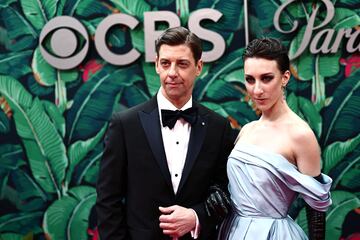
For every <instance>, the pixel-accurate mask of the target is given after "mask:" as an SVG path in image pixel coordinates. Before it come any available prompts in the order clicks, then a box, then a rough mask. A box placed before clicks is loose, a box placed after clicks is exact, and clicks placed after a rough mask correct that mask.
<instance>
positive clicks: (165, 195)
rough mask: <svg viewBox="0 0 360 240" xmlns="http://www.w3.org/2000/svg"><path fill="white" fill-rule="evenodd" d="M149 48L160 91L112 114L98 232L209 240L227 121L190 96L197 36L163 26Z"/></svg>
mask: <svg viewBox="0 0 360 240" xmlns="http://www.w3.org/2000/svg"><path fill="white" fill-rule="evenodd" d="M156 52H157V57H156V72H157V73H158V74H159V76H160V81H161V88H160V90H159V92H158V93H157V95H156V96H155V97H153V98H152V99H151V100H149V101H148V102H145V103H143V104H140V105H138V106H136V107H133V108H131V109H129V110H126V111H123V112H121V113H116V114H114V116H113V119H112V121H111V123H110V126H109V130H108V134H107V137H106V139H105V150H104V155H103V159H102V162H101V167H100V175H99V181H98V186H97V192H98V199H97V205H96V207H97V213H98V223H99V224H98V229H99V233H100V237H101V239H102V240H109V239H118V240H119V239H131V240H161V239H180V240H182V239H193V238H197V239H206V240H209V239H215V238H216V232H215V224H216V216H214V215H216V214H212V213H211V207H214V206H211V204H210V211H209V198H212V199H217V198H216V197H214V196H212V195H211V192H209V189H210V188H212V186H221V187H222V188H226V185H227V178H226V161H227V157H228V155H229V153H230V151H231V149H232V147H233V140H234V137H233V136H234V134H233V132H232V130H231V127H230V125H229V123H228V121H227V120H226V119H224V118H222V117H221V116H219V115H218V114H216V113H214V112H212V111H210V110H209V109H207V108H205V107H203V106H201V105H199V104H198V103H196V102H194V101H193V100H192V90H193V87H194V82H195V78H196V77H197V76H199V75H200V73H201V70H202V66H203V63H202V60H201V54H202V49H201V41H200V39H199V38H198V37H197V36H196V35H194V34H193V33H191V32H190V31H189V30H187V29H185V28H183V27H177V28H170V29H168V30H166V31H165V32H164V33H163V34H162V35H161V36H160V38H159V39H158V40H157V42H156ZM169 110H183V112H180V111H177V112H176V111H175V112H172V111H169ZM178 117H179V118H178ZM209 194H210V195H209ZM217 196H218V195H217ZM207 199H208V201H206V200H207ZM210 202H211V201H210ZM215 202H216V200H215ZM215 209H216V207H215ZM213 210H214V209H213Z"/></svg>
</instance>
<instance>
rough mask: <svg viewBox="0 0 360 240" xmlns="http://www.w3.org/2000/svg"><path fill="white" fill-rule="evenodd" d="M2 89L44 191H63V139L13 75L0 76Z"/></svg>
mask: <svg viewBox="0 0 360 240" xmlns="http://www.w3.org/2000/svg"><path fill="white" fill-rule="evenodd" d="M0 92H1V93H2V94H3V95H4V96H5V98H6V100H7V102H8V103H9V104H10V107H11V109H12V110H13V112H14V119H15V124H16V130H17V132H18V134H19V136H20V137H21V138H22V141H23V143H24V146H25V149H26V152H27V156H28V159H29V163H30V168H31V170H32V174H33V176H34V177H35V179H36V181H37V182H38V183H39V184H40V186H41V187H42V188H43V189H44V190H45V191H47V192H57V193H58V194H60V189H61V183H62V181H63V179H64V178H65V169H66V167H67V164H68V160H67V157H66V154H65V146H64V144H63V142H62V139H61V137H60V136H59V134H58V132H57V130H56V128H55V127H54V125H53V124H52V123H51V121H50V119H49V117H48V116H47V115H46V113H45V111H44V108H43V105H42V104H41V102H40V100H39V99H37V98H35V99H33V98H32V96H31V95H30V94H29V93H28V92H26V90H25V89H24V88H23V86H22V85H21V84H20V83H19V82H17V81H16V80H15V79H13V78H11V77H7V76H0Z"/></svg>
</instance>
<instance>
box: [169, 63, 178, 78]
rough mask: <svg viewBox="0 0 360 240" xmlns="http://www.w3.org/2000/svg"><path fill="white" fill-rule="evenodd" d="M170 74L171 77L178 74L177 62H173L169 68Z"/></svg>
mask: <svg viewBox="0 0 360 240" xmlns="http://www.w3.org/2000/svg"><path fill="white" fill-rule="evenodd" d="M168 76H169V77H176V76H177V68H176V65H175V63H172V64H171V66H170V68H169V72H168Z"/></svg>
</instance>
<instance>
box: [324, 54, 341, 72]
mask: <svg viewBox="0 0 360 240" xmlns="http://www.w3.org/2000/svg"><path fill="white" fill-rule="evenodd" d="M340 57H341V52H340V51H338V52H337V53H335V54H326V55H320V56H319V74H320V75H321V76H323V77H331V76H334V75H336V74H337V73H338V72H339V70H340V65H339V59H340Z"/></svg>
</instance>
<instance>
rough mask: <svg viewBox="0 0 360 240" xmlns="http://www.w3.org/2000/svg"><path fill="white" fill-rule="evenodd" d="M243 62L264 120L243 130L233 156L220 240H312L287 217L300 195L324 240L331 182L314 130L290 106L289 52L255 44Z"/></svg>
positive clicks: (273, 44)
mask: <svg viewBox="0 0 360 240" xmlns="http://www.w3.org/2000/svg"><path fill="white" fill-rule="evenodd" d="M243 59H244V76H245V86H246V90H247V92H248V94H249V96H250V98H251V100H252V101H253V102H254V103H255V104H256V106H257V108H258V109H259V110H260V111H261V117H260V119H259V120H257V121H253V122H251V123H248V124H246V125H245V126H244V127H243V128H242V129H241V131H240V133H239V136H238V139H237V142H236V145H235V147H234V149H233V151H232V152H231V154H230V156H229V161H228V164H227V172H228V177H229V191H230V194H231V202H232V207H233V211H232V213H231V214H230V215H229V216H228V217H227V218H226V219H225V221H224V222H223V224H222V226H221V228H220V234H219V239H220V240H223V239H231V240H242V239H246V240H251V239H254V240H262V239H264V240H265V239H279V240H280V239H281V240H284V239H308V237H307V236H306V234H305V233H304V232H303V230H302V229H301V228H300V227H299V226H298V225H297V224H296V223H295V222H294V221H293V220H292V219H291V218H290V217H289V216H288V215H287V213H288V210H289V207H290V205H291V203H292V202H293V200H295V198H296V197H297V195H298V193H299V194H300V195H301V196H302V197H303V198H304V200H305V202H306V203H307V204H308V205H309V206H310V207H308V209H309V211H308V218H310V221H311V222H310V224H309V232H310V235H311V236H310V239H324V234H325V211H326V210H327V208H328V207H329V206H330V205H331V199H330V193H329V189H330V186H331V182H332V180H331V179H330V178H329V177H328V176H326V175H324V174H321V173H320V148H319V146H318V143H317V140H316V137H315V135H314V133H313V132H312V130H311V128H310V127H309V126H308V125H307V124H306V122H304V121H303V120H302V119H301V118H300V117H298V116H297V115H296V114H295V113H294V112H293V111H292V110H291V109H290V108H289V106H288V105H287V104H286V99H285V97H284V89H285V87H286V85H287V83H288V81H289V79H290V71H289V58H288V55H287V50H286V48H285V47H284V46H282V45H281V43H280V42H279V41H278V40H276V39H271V38H264V39H255V40H253V41H252V42H251V43H250V44H249V45H248V47H247V48H246V49H245V51H244V55H243Z"/></svg>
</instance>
